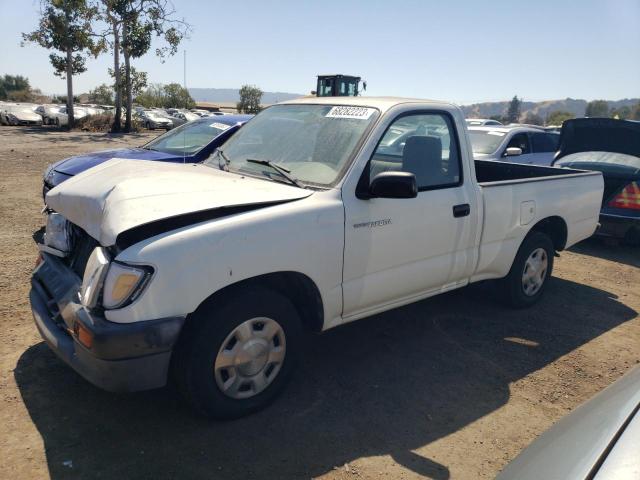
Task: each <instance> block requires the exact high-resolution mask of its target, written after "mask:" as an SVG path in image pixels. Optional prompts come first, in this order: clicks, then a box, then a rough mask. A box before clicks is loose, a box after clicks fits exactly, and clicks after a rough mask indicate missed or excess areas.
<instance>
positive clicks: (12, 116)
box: [0, 102, 228, 130]
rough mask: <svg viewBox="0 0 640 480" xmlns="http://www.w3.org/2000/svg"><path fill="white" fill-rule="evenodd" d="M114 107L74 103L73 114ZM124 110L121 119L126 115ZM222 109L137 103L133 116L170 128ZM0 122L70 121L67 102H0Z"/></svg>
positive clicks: (153, 125) (148, 125) (144, 122)
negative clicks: (182, 107) (178, 107)
mask: <svg viewBox="0 0 640 480" xmlns="http://www.w3.org/2000/svg"><path fill="white" fill-rule="evenodd" d="M114 111H115V109H114V107H112V106H106V105H95V106H88V105H74V108H73V114H74V118H75V119H76V120H78V119H81V118H84V117H86V116H91V115H97V114H101V113H105V112H109V113H111V114H114ZM124 112H125V110H123V114H122V115H123V116H122V118H123V120H124V115H125V113H124ZM225 115H228V114H225V113H222V112H208V111H207V110H201V109H192V110H191V111H189V110H186V109H177V108H170V109H160V108H154V109H145V108H142V107H136V110H135V112H134V113H133V117H134V118H135V119H137V120H138V121H140V123H141V124H142V126H143V127H144V128H147V129H149V130H155V129H157V128H161V129H165V130H169V129H171V128H175V127H177V126H180V125H183V124H185V123H187V122H191V121H193V120H197V119H198V118H202V117H214V116H225ZM0 124H2V125H56V126H58V127H60V126H66V125H68V124H69V116H68V112H67V107H66V105H60V104H42V105H36V104H29V103H7V102H0Z"/></svg>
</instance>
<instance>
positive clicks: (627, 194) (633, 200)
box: [607, 182, 640, 210]
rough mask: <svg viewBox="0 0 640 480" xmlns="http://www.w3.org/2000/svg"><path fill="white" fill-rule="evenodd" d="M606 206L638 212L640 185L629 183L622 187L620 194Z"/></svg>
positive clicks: (639, 208) (639, 207)
mask: <svg viewBox="0 0 640 480" xmlns="http://www.w3.org/2000/svg"><path fill="white" fill-rule="evenodd" d="M607 206H608V207H612V208H628V209H631V210H640V185H638V182H631V183H630V184H629V185H627V186H626V187H624V188H623V189H622V191H621V192H620V193H618V194H617V195H616V196H615V197H613V199H612V200H611V201H610V202H609V203H608V204H607Z"/></svg>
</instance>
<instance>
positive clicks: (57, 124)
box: [56, 117, 60, 128]
mask: <svg viewBox="0 0 640 480" xmlns="http://www.w3.org/2000/svg"><path fill="white" fill-rule="evenodd" d="M56 127H58V128H60V119H59V118H58V117H56Z"/></svg>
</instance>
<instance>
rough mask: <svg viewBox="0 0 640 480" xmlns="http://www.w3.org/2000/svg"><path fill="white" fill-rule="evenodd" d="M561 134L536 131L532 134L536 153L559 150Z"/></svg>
mask: <svg viewBox="0 0 640 480" xmlns="http://www.w3.org/2000/svg"><path fill="white" fill-rule="evenodd" d="M559 140H560V135H557V134H553V133H534V134H532V135H531V146H532V147H533V151H534V152H535V153H541V152H555V151H556V150H558V141H559Z"/></svg>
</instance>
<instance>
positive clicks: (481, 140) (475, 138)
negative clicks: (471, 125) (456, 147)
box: [469, 130, 506, 154]
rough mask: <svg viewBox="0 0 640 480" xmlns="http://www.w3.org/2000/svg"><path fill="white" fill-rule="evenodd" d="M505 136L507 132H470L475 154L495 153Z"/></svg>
mask: <svg viewBox="0 0 640 480" xmlns="http://www.w3.org/2000/svg"><path fill="white" fill-rule="evenodd" d="M505 135H506V133H505V132H498V131H491V130H488V131H485V130H482V131H480V130H469V138H470V139H471V147H472V149H473V153H481V154H490V153H493V152H495V151H496V150H498V147H499V146H500V144H501V143H502V140H503V139H504V136H505Z"/></svg>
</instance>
